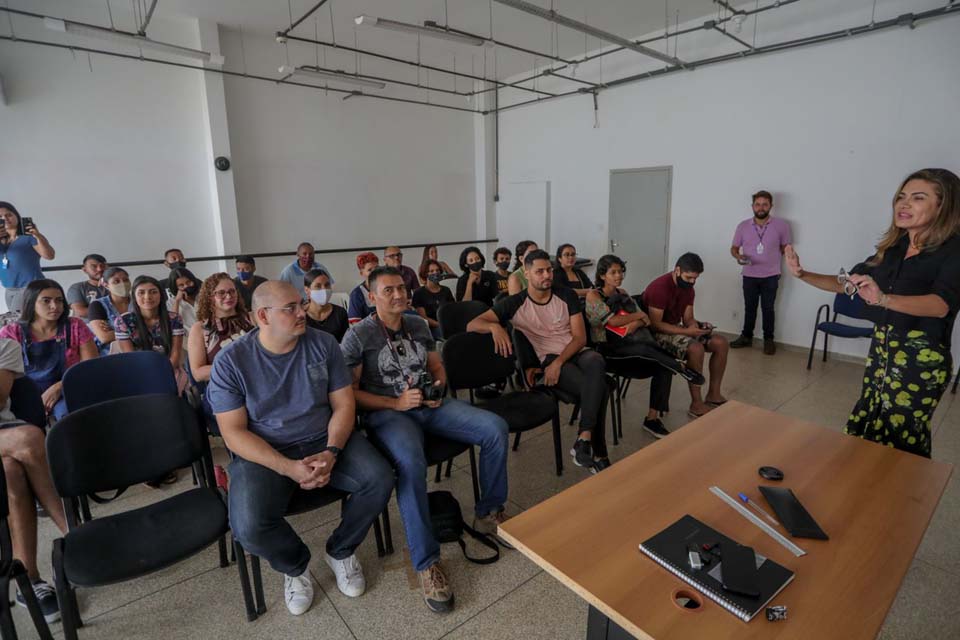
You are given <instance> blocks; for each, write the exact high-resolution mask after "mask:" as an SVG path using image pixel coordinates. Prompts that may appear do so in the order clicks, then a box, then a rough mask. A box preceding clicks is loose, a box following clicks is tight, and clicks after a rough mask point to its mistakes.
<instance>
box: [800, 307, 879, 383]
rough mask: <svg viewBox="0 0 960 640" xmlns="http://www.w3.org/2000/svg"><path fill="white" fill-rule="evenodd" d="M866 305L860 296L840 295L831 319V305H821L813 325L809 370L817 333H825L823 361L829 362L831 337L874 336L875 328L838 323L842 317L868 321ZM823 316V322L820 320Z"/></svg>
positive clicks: (808, 359) (808, 360)
mask: <svg viewBox="0 0 960 640" xmlns="http://www.w3.org/2000/svg"><path fill="white" fill-rule="evenodd" d="M865 311H866V303H864V301H863V299H862V298H861V297H860V296H855V297H854V298H853V299H851V298H850V296H848V295H844V294H842V293H838V294H836V295H835V296H834V297H833V318H832V319H830V305H827V304H824V305H820V308H819V309H817V318H816V320H814V323H813V339H812V340H811V341H810V355H808V356H807V369H809V368H810V367H811V366H812V365H813V351H814V349H815V348H816V346H817V333H819V332H821V331H822V332H823V361H824V362H826V361H827V339H828V338H829V337H830V336H836V337H838V338H869V337H871V336H873V327H872V326H871V327H858V326H855V325H852V324H844V323H843V322H837V318H838V317H840V316H846V317H848V318H855V319H857V320H868V319H869V318H867V317H866V313H865ZM820 314H823V321H821V320H820Z"/></svg>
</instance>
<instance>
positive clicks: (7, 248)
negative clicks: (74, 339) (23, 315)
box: [0, 202, 56, 313]
mask: <svg viewBox="0 0 960 640" xmlns="http://www.w3.org/2000/svg"><path fill="white" fill-rule="evenodd" d="M0 222H2V227H0V284H2V285H3V289H4V292H3V296H4V299H5V300H6V303H7V311H15V312H17V313H20V310H21V300H22V298H23V289H24V287H26V286H27V285H28V284H30V283H31V282H33V281H34V280H42V279H43V271H41V270H40V258H43V259H44V260H53V258H54V256H56V251H54V250H53V247H52V246H50V242H49V241H48V240H47V238H46V237H45V236H44V235H43V234H42V233H40V231H39V230H38V229H37V225H36V224H35V223H34V222H33V218H21V217H20V212H19V211H17V208H16V207H15V206H13V205H12V204H10V203H9V202H0Z"/></svg>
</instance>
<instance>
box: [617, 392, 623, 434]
mask: <svg viewBox="0 0 960 640" xmlns="http://www.w3.org/2000/svg"><path fill="white" fill-rule="evenodd" d="M615 400H616V405H617V433H619V434H620V439H621V440H622V439H623V404H622V403H621V401H620V396H617V397H616V398H615Z"/></svg>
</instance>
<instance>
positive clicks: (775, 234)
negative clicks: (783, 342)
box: [730, 191, 793, 356]
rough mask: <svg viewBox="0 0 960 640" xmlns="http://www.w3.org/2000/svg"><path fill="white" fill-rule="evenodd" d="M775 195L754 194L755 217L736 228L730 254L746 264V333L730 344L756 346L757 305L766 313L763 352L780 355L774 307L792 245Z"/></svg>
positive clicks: (732, 345) (744, 326) (744, 276)
mask: <svg viewBox="0 0 960 640" xmlns="http://www.w3.org/2000/svg"><path fill="white" fill-rule="evenodd" d="M771 208H773V196H772V195H770V192H769V191H757V192H756V193H755V194H753V217H752V218H748V219H746V220H744V221H743V222H741V223H740V224H738V225H737V230H736V232H735V233H734V234H733V243H732V246H731V247H730V255H732V256H733V257H734V259H735V260H736V261H737V262H738V263H739V264H741V265H743V301H744V304H745V305H746V310H745V311H744V314H743V331H741V332H740V337H739V338H737V339H736V340H734V341H733V342H731V343H730V347H731V348H733V349H740V348H742V347H749V346H752V345H753V327H754V325H755V324H756V323H757V302H758V301H759V302H760V309H761V310H762V311H763V352H764V353H765V354H767V355H768V356H772V355H773V354H774V353H776V352H777V347H776V344H774V342H773V321H774V312H773V305H774V302H776V299H777V287H778V286H779V285H780V256H781V255H782V254H783V251H784V248H785V247H786V246H787V245H788V244H791V243H792V242H793V239H792V238H791V237H790V225H789V224H788V223H787V221H786V220H782V219H780V218H773V217H771V215H770V209H771Z"/></svg>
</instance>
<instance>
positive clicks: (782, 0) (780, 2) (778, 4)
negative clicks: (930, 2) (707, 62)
mask: <svg viewBox="0 0 960 640" xmlns="http://www.w3.org/2000/svg"><path fill="white" fill-rule="evenodd" d="M799 1H800V0H777V1H775V2H773V3H771V4H768V5H764V6H762V7H757V8H756V9H750V10H747V11H744V12H743V14H746V15H747V16H752V15H755V14H758V13H763V12H765V11H770V10H772V9H780V8H782V7H785V6H787V5H791V4H793V3H794V2H799ZM739 15H742V14H739ZM732 19H733V16H732V15H731V16H728V17H726V18H721V19H719V20H715V21H714V23H715V24H717V25H722V24H724V23H726V22H729V21H730V20H732ZM703 28H704V27H703V25H702V24H698V25H697V26H695V27H685V28H683V29H679V30H677V31H674V32H672V33H671V32H670V31H665V32H664V33H662V34H660V35H659V36H651V37H649V38H644V39H642V40H637V44H650V43H652V42H657V41H659V40H665V39H668V38H675V37H677V36H682V35H686V34H688V33H693V32H695V31H701V30H702V29H703ZM623 50H624V47H613V48H612V49H607V50H606V51H600V52H597V53H593V54H590V55H588V56H584V57H582V58H579V59H577V60H571V61H570V63H569V64H564V65H561V66H559V67H555V68H554V69H553V70H554V71H561V70H563V69H566V68H567V67H570V66H575V65H581V64H583V63H585V62H591V61H593V60H596V59H597V58H603V57H604V56H608V55H611V54H613V53H619V52H621V51H623ZM538 75H540V74H539V73H536V74H533V75H530V76H527V77H526V78H523V79H521V80H517V83H522V82H529V81H531V80H533V79H534V78H535V77H537V76H538ZM492 90H493V89H492V88H486V89H478V90H477V91H476V92H475V93H477V94H480V93H486V92H488V91H492ZM564 95H571V94H570V93H567V94H564Z"/></svg>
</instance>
